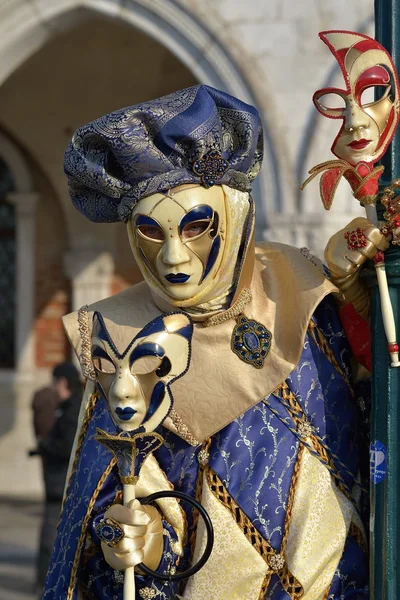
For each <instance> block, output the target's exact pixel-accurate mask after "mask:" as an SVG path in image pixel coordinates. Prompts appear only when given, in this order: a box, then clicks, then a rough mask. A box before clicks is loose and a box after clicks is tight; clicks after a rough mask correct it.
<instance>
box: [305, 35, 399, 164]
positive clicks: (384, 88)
mask: <svg viewBox="0 0 400 600" xmlns="http://www.w3.org/2000/svg"><path fill="white" fill-rule="evenodd" d="M319 35H320V38H321V39H322V41H323V42H324V43H325V44H326V45H327V46H328V47H329V49H330V50H331V52H332V54H333V55H334V56H335V58H336V60H337V62H338V63H339V66H340V68H341V71H342V73H343V77H344V81H345V86H346V87H345V89H339V88H324V89H322V90H318V91H317V92H316V93H315V94H314V96H313V101H314V104H315V106H316V107H317V109H318V110H319V112H320V113H321V114H323V115H324V116H326V117H328V118H330V119H342V120H343V124H342V127H341V128H340V131H339V133H338V135H337V136H336V138H335V141H334V142H333V145H332V148H331V150H332V152H333V154H335V155H336V156H337V157H338V158H339V159H342V160H345V161H346V162H347V163H349V164H350V165H353V166H356V165H358V164H359V163H361V162H363V163H367V164H373V163H375V162H377V161H378V160H379V159H380V158H381V157H382V156H383V154H384V153H385V150H386V148H387V146H388V144H389V143H390V141H391V139H392V137H393V135H394V132H395V129H396V126H397V123H398V119H399V84H398V80H397V74H396V69H395V67H394V64H393V60H392V58H391V56H390V55H389V53H388V52H387V51H386V50H385V48H383V47H382V46H381V45H380V44H378V42H376V41H375V40H374V39H372V38H370V37H367V36H366V35H362V34H359V33H353V32H349V31H325V32H322V33H320V34H319ZM370 88H374V90H373V91H375V90H376V89H377V88H378V90H379V97H378V98H377V99H376V100H373V99H372V98H371V94H368V90H370ZM370 91H371V90H370ZM328 95H329V98H328ZM332 95H335V96H336V101H334V102H333V106H328V105H326V104H325V103H324V98H323V97H324V96H326V98H327V104H332V101H331V102H329V100H331V98H332V97H333V96H332ZM375 97H376V96H375Z"/></svg>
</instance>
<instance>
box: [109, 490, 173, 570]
mask: <svg viewBox="0 0 400 600" xmlns="http://www.w3.org/2000/svg"><path fill="white" fill-rule="evenodd" d="M104 518H105V519H106V518H111V519H114V521H117V522H118V524H119V525H120V527H121V530H122V531H123V533H124V537H123V538H122V539H121V541H120V542H119V543H118V544H117V545H116V546H114V547H112V548H111V547H110V546H109V545H108V544H106V543H105V542H101V548H102V550H103V554H104V558H105V559H106V561H107V562H108V564H109V565H110V566H111V567H112V568H113V569H116V570H118V571H122V570H125V569H127V568H128V567H134V566H136V565H138V564H139V563H141V562H143V563H144V564H145V565H146V566H147V567H149V568H150V569H153V571H154V570H156V569H157V567H158V565H159V563H160V560H161V556H162V551H163V525H162V521H161V517H160V515H159V513H158V511H157V509H156V508H155V507H154V506H142V505H141V504H140V502H139V500H131V502H129V504H128V506H122V505H121V504H114V505H113V506H111V507H110V508H109V509H108V510H107V511H106V513H105V515H104Z"/></svg>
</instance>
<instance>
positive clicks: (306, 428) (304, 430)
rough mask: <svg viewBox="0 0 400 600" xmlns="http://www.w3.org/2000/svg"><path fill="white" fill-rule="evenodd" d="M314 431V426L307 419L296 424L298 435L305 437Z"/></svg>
mask: <svg viewBox="0 0 400 600" xmlns="http://www.w3.org/2000/svg"><path fill="white" fill-rule="evenodd" d="M313 431H314V427H313V426H312V425H311V423H309V422H308V421H304V422H303V423H299V425H298V426H297V432H298V434H299V436H300V437H302V438H304V439H307V438H308V437H310V435H312V433H313Z"/></svg>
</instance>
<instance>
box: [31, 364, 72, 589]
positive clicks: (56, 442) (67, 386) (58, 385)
mask: <svg viewBox="0 0 400 600" xmlns="http://www.w3.org/2000/svg"><path fill="white" fill-rule="evenodd" d="M52 375H53V382H52V385H51V388H47V389H43V390H40V391H39V392H38V393H37V394H35V397H34V399H33V402H32V408H33V410H34V427H35V433H36V436H37V440H38V448H37V450H35V451H34V452H33V453H31V454H40V456H41V457H42V461H43V476H44V486H45V506H44V514H43V522H42V528H41V534H40V546H39V555H38V562H37V574H36V585H37V590H38V592H41V590H42V588H43V585H44V581H45V578H46V572H47V568H48V565H49V562H50V556H51V552H52V549H53V544H54V539H55V536H56V531H57V523H58V519H59V516H60V510H61V504H62V499H63V492H64V485H65V479H66V476H67V471H68V463H69V457H70V454H71V450H72V445H73V442H74V437H75V431H76V425H77V421H78V415H79V408H80V402H81V397H82V382H81V379H80V375H79V372H78V370H77V369H76V368H75V366H74V365H73V364H72V363H69V362H64V363H61V364H59V365H57V366H56V367H55V368H54V370H53V374H52ZM38 394H39V398H38V397H37V396H38Z"/></svg>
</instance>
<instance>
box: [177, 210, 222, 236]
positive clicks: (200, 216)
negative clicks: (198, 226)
mask: <svg viewBox="0 0 400 600" xmlns="http://www.w3.org/2000/svg"><path fill="white" fill-rule="evenodd" d="M213 216H214V211H213V209H212V208H211V206H208V205H207V204H203V205H201V206H195V208H192V210H190V211H189V212H187V213H186V215H185V216H184V217H182V219H181V222H180V223H179V234H180V235H182V234H183V230H184V229H185V227H186V226H187V225H189V224H191V223H195V222H196V221H211V220H212V218H213Z"/></svg>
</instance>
